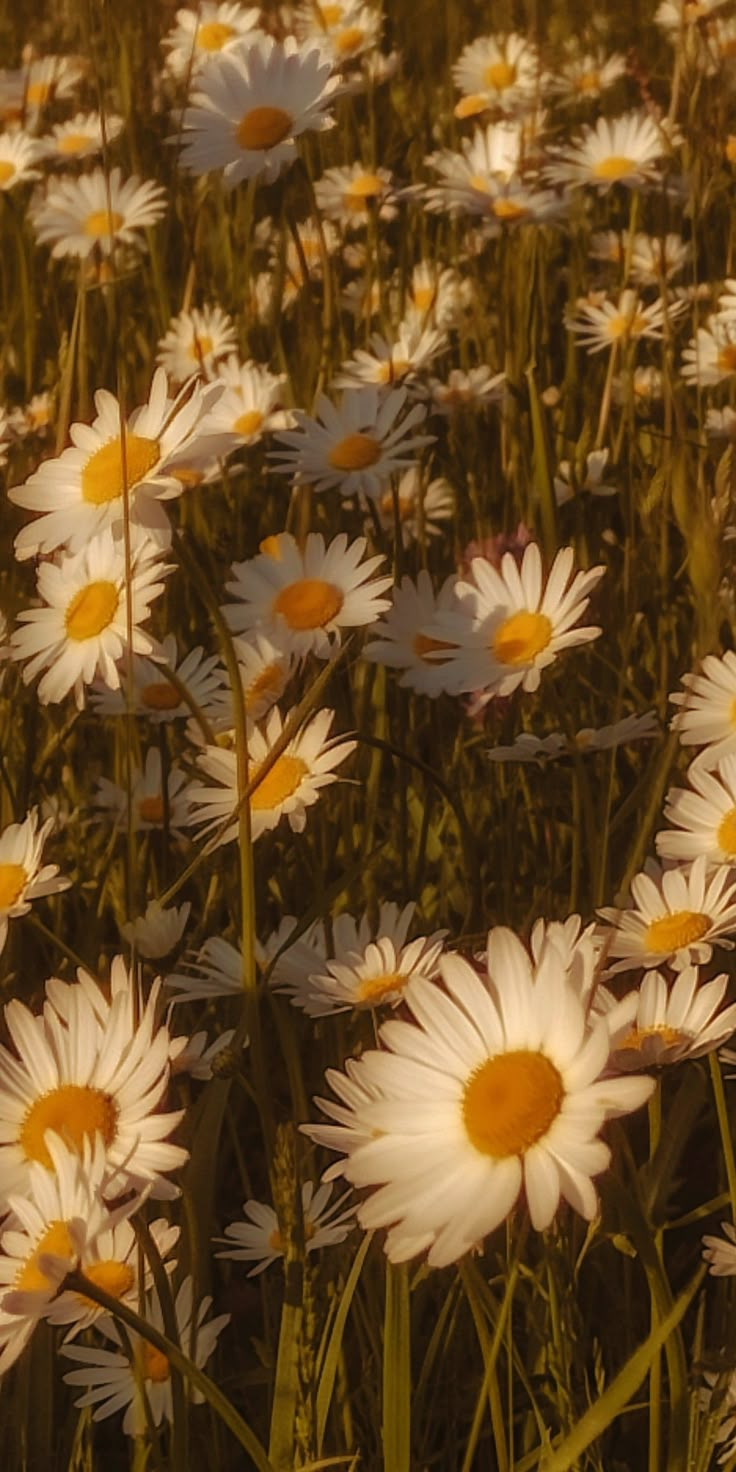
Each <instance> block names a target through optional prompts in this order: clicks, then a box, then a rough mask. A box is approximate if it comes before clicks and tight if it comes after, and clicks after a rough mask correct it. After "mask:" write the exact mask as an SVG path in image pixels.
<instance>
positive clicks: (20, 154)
mask: <svg viewBox="0 0 736 1472" xmlns="http://www.w3.org/2000/svg"><path fill="white" fill-rule="evenodd" d="M42 157H43V149H42V147H41V145H40V143H39V141H38V139H37V138H31V137H30V135H29V134H28V133H18V132H16V133H0V190H9V189H15V188H16V186H17V185H18V184H27V183H30V182H31V181H32V180H34V179H40V178H41V173H40V170H39V169H36V168H34V164H36V163H37V162H38V160H39V159H40V158H42Z"/></svg>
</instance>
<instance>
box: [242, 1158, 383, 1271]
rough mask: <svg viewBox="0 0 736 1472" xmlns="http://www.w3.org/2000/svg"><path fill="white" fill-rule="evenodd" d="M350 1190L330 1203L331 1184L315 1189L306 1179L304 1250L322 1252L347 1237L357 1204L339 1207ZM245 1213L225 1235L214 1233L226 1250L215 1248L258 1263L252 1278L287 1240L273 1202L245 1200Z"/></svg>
mask: <svg viewBox="0 0 736 1472" xmlns="http://www.w3.org/2000/svg"><path fill="white" fill-rule="evenodd" d="M347 1194H348V1193H346V1194H345V1195H344V1196H340V1197H339V1199H338V1200H337V1201H333V1202H332V1203H331V1204H330V1196H331V1195H332V1186H331V1185H329V1184H328V1185H322V1186H318V1187H317V1189H316V1191H315V1188H314V1185H313V1184H312V1182H311V1181H305V1182H304V1185H303V1186H302V1224H303V1232H304V1251H305V1252H320V1251H321V1250H322V1248H323V1247H335V1246H336V1245H337V1244H338V1243H339V1242H344V1241H345V1238H346V1237H347V1235H348V1233H349V1232H351V1231H352V1229H353V1227H354V1226H355V1207H354V1206H349V1207H348V1208H347V1210H346V1211H341V1210H340V1208H341V1206H344V1205H345V1202H346V1200H347ZM243 1216H244V1218H245V1220H244V1221H242V1222H231V1223H230V1226H228V1227H226V1228H225V1236H224V1237H215V1239H214V1240H215V1242H218V1243H220V1242H221V1243H223V1245H224V1246H225V1247H226V1248H227V1250H226V1251H225V1252H216V1253H215V1257H231V1258H233V1259H234V1260H235V1261H236V1262H252V1263H255V1267H252V1268H251V1270H250V1272H249V1273H248V1277H249V1278H255V1277H256V1276H257V1274H258V1273H262V1272H264V1271H265V1269H266V1268H268V1267H270V1266H271V1263H274V1262H278V1259H279V1258H280V1257H284V1256H285V1254H286V1249H287V1245H288V1244H287V1243H286V1242H285V1241H284V1237H283V1235H282V1232H281V1229H280V1227H279V1219H278V1217H277V1215H276V1212H275V1211H274V1209H273V1207H272V1206H266V1205H265V1203H264V1202H261V1201H244V1202H243Z"/></svg>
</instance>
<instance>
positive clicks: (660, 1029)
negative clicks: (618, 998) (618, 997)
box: [599, 966, 736, 1072]
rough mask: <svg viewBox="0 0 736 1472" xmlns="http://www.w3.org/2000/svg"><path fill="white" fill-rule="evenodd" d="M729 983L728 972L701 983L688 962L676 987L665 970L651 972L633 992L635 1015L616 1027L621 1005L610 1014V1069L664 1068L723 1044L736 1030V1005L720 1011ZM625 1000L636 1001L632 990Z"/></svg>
mask: <svg viewBox="0 0 736 1472" xmlns="http://www.w3.org/2000/svg"><path fill="white" fill-rule="evenodd" d="M727 986H728V977H727V976H725V975H722V976H716V977H714V979H713V980H712V981H706V982H705V983H704V984H703V985H698V968H697V966H686V967H685V969H684V970H683V971H681V972H680V973H679V975H678V976H677V977H676V978H675V981H674V982H673V983H672V986H671V987H669V986H668V984H667V982H666V981H665V978H664V977H663V976H662V973H661V972H660V971H648V972H647V974H646V976H645V978H644V980H643V982H642V984H641V986H640V987H639V990H638V992H635V993H634V994H633V995H634V996H635V997H636V1011H635V1012H634V1013H633V1016H631V1017H629V1018H627V1019H626V1020H625V1021H623V1022H622V1024H621V1025H620V1026H616V1023H615V1017H616V1008H617V1006H618V1005H619V1004H614V1007H613V1008H612V1010H611V1012H610V1013H609V1014H608V1022H609V1028H610V1032H611V1059H610V1062H611V1067H612V1068H613V1069H615V1070H616V1071H620V1072H629V1071H630V1070H632V1069H633V1070H635V1071H639V1070H640V1069H643V1068H659V1067H662V1066H663V1065H665V1064H669V1063H679V1062H681V1061H682V1060H683V1059H684V1058H702V1057H703V1055H704V1054H705V1053H712V1052H713V1050H714V1049H715V1048H720V1046H721V1044H722V1043H725V1042H726V1039H727V1038H730V1036H731V1034H732V1032H733V1031H734V1029H735V1028H736V1005H732V1006H730V1007H726V1008H724V1010H723V1011H722V1012H719V1011H718V1008H719V1007H720V1005H721V1002H722V1001H723V998H724V996H725V993H726V988H727ZM599 990H602V989H599ZM623 1000H624V1003H629V1002H631V1000H632V994H631V993H629V994H628V995H627V996H626V997H624V999H623Z"/></svg>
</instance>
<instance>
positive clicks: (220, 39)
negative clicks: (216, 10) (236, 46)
mask: <svg viewBox="0 0 736 1472" xmlns="http://www.w3.org/2000/svg"><path fill="white" fill-rule="evenodd" d="M234 35H235V30H234V29H233V27H232V26H228V25H225V22H224V21H221V20H210V21H205V24H204V25H203V26H197V40H196V44H197V50H198V51H222V48H223V46H226V45H227V43H228V41H231V40H232V38H233V36H234Z"/></svg>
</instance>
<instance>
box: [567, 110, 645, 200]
mask: <svg viewBox="0 0 736 1472" xmlns="http://www.w3.org/2000/svg"><path fill="white" fill-rule="evenodd" d="M670 147H671V145H670V141H669V139H668V138H667V136H666V134H665V132H664V130H663V128H662V127H661V126H659V127H658V126H657V124H656V122H655V121H654V119H653V118H652V117H651V116H650V114H649V113H648V112H643V111H641V112H639V111H632V112H627V113H623V115H622V116H621V117H618V118H606V117H601V118H598V121H597V122H596V123H595V125H594V126H591V127H587V128H583V129H582V131H581V132H580V134H579V135H578V137H577V138H576V139H575V140H574V142H572V143H571V144H569V145H568V146H567V148H562V149H559V150H558V151H557V152H556V153H555V155H554V156H551V157H550V160H549V162H548V164H547V166H546V170H545V173H546V176H547V178H548V179H549V180H550V182H551V183H552V184H566V185H568V186H570V187H573V186H576V185H582V184H591V185H593V186H594V187H595V188H596V189H599V190H601V191H605V190H608V189H610V188H611V186H612V185H613V184H625V185H626V186H627V188H629V189H640V188H642V187H643V186H644V185H646V184H650V183H653V182H654V181H655V180H656V179H657V177H658V176H659V175H660V172H661V160H662V158H663V157H664V156H665V155H666V154H667V153H669V151H670Z"/></svg>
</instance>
